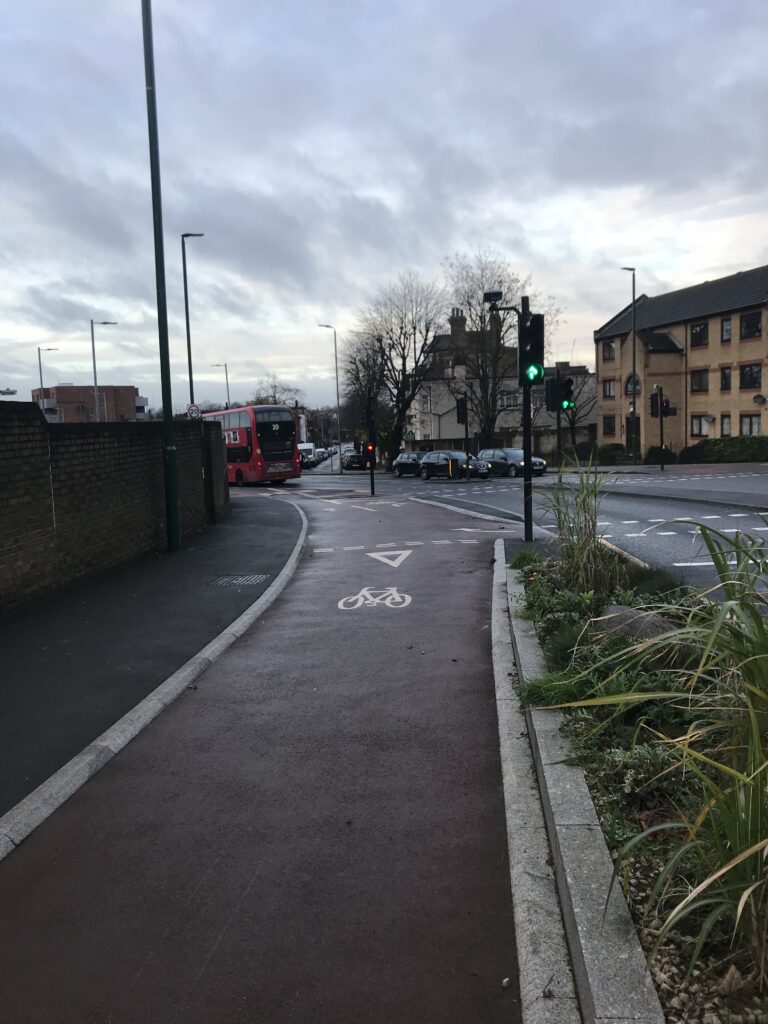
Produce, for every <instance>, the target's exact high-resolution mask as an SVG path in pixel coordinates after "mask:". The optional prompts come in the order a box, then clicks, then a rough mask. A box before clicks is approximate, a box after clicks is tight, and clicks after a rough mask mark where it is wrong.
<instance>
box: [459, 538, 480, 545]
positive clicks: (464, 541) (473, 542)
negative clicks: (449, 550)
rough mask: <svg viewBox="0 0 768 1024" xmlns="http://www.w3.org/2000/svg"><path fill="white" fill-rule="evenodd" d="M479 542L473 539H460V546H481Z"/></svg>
mask: <svg viewBox="0 0 768 1024" xmlns="http://www.w3.org/2000/svg"><path fill="white" fill-rule="evenodd" d="M479 543H480V541H479V540H473V539H472V538H469V539H467V538H464V537H459V544H479Z"/></svg>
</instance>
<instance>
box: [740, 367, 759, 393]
mask: <svg viewBox="0 0 768 1024" xmlns="http://www.w3.org/2000/svg"><path fill="white" fill-rule="evenodd" d="M762 376H763V375H762V364H761V363H745V364H744V366H740V367H739V387H740V388H741V390H742V391H748V390H749V389H750V388H759V387H760V384H761V381H762Z"/></svg>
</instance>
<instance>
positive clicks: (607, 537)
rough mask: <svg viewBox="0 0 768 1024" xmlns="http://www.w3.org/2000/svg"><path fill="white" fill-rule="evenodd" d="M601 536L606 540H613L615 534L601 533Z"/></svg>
mask: <svg viewBox="0 0 768 1024" xmlns="http://www.w3.org/2000/svg"><path fill="white" fill-rule="evenodd" d="M600 536H601V537H602V538H603V539H604V540H613V534H612V533H601V534H600Z"/></svg>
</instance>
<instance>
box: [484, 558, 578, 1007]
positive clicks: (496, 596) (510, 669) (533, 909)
mask: <svg viewBox="0 0 768 1024" xmlns="http://www.w3.org/2000/svg"><path fill="white" fill-rule="evenodd" d="M505 562H506V559H505V555H504V541H503V539H501V538H499V539H498V540H497V541H496V542H495V545H494V569H493V593H492V603H491V637H492V651H493V675H494V682H495V687H496V711H497V715H498V724H499V748H500V753H501V771H502V783H503V790H504V806H505V811H506V818H507V845H508V849H509V872H510V884H511V889H512V903H513V907H514V917H515V938H516V945H517V958H518V971H519V978H520V1000H521V1009H522V1016H523V1021H524V1024H581V1019H582V1018H581V1015H580V1013H579V1006H578V1001H577V998H576V990H575V986H574V979H573V974H572V971H571V964H570V958H569V955H568V946H567V942H566V937H565V931H564V928H563V921H562V918H561V915H560V907H559V903H558V894H557V886H556V883H555V878H554V875H553V872H552V866H551V864H552V859H551V852H550V847H549V843H548V841H547V830H546V825H545V821H544V814H543V810H542V805H541V798H540V796H539V792H538V789H537V786H536V781H535V769H534V765H533V758H532V753H531V745H530V743H529V739H528V731H527V727H526V722H525V717H524V713H523V709H522V707H521V705H520V701H519V699H518V697H517V693H516V689H515V685H514V683H515V679H516V672H515V659H514V653H513V649H512V638H511V630H510V621H509V611H508V604H507V587H506V566H505Z"/></svg>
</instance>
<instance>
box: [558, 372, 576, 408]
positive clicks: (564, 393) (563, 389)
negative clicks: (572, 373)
mask: <svg viewBox="0 0 768 1024" xmlns="http://www.w3.org/2000/svg"><path fill="white" fill-rule="evenodd" d="M560 408H561V409H562V410H563V412H568V411H569V410H570V409H575V408H576V403H575V402H574V400H573V377H566V378H565V380H561V381H560Z"/></svg>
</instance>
